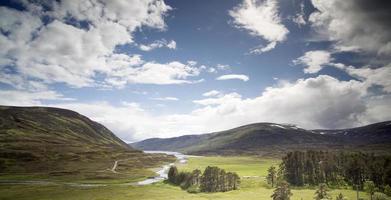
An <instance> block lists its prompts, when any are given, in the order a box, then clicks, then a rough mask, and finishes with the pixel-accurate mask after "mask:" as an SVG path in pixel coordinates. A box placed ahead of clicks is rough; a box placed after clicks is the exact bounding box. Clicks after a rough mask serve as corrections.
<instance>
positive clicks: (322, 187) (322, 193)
mask: <svg viewBox="0 0 391 200" xmlns="http://www.w3.org/2000/svg"><path fill="white" fill-rule="evenodd" d="M328 192H329V189H328V187H327V185H326V184H325V183H321V184H319V187H318V189H317V190H316V191H315V197H314V199H315V200H322V199H331V198H330V195H329V194H328Z"/></svg>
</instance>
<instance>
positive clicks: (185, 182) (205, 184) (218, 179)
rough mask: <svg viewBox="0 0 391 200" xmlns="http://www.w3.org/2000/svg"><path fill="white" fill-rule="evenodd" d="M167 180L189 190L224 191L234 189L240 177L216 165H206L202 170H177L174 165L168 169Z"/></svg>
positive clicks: (236, 187)
mask: <svg viewBox="0 0 391 200" xmlns="http://www.w3.org/2000/svg"><path fill="white" fill-rule="evenodd" d="M168 182H170V183H172V184H174V185H179V186H180V187H181V188H182V189H185V190H187V191H189V192H226V191H230V190H236V189H238V188H239V185H240V177H239V176H238V175H237V174H236V173H235V172H226V171H225V170H224V169H220V168H218V167H210V166H208V167H206V168H205V170H204V172H203V173H202V174H201V171H200V170H198V169H195V170H193V171H192V172H178V169H177V168H176V167H175V166H171V167H170V169H169V171H168Z"/></svg>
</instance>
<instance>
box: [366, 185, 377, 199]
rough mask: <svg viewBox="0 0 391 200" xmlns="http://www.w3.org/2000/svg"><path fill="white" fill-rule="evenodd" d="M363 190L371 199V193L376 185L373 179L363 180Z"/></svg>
mask: <svg viewBox="0 0 391 200" xmlns="http://www.w3.org/2000/svg"><path fill="white" fill-rule="evenodd" d="M364 190H365V191H366V192H367V193H368V194H369V196H370V198H371V200H372V199H373V194H374V193H375V190H376V186H375V184H374V183H373V181H365V182H364Z"/></svg>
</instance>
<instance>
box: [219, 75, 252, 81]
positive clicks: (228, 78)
mask: <svg viewBox="0 0 391 200" xmlns="http://www.w3.org/2000/svg"><path fill="white" fill-rule="evenodd" d="M232 79H238V80H242V81H245V82H246V81H248V80H250V78H249V77H248V76H246V75H244V74H226V75H222V76H219V77H217V78H216V80H219V81H222V80H232Z"/></svg>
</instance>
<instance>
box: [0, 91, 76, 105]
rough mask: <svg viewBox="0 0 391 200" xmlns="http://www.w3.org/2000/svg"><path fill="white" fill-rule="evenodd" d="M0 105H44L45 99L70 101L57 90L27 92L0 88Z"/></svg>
mask: <svg viewBox="0 0 391 200" xmlns="http://www.w3.org/2000/svg"><path fill="white" fill-rule="evenodd" d="M0 97H1V98H0V105H8V106H14V105H18V106H33V105H42V101H43V100H57V101H70V100H74V99H72V98H65V97H64V96H63V95H62V94H59V93H57V92H55V91H51V90H47V91H39V92H26V91H19V90H0Z"/></svg>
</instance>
